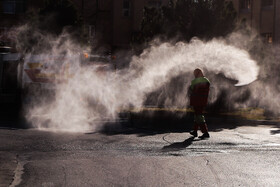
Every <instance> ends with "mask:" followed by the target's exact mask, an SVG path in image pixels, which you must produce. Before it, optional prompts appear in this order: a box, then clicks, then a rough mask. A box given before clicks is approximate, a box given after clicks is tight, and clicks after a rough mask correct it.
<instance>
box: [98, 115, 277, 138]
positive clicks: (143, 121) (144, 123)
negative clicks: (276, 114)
mask: <svg viewBox="0 0 280 187" xmlns="http://www.w3.org/2000/svg"><path fill="white" fill-rule="evenodd" d="M205 118H206V121H207V125H208V129H209V131H210V132H219V131H222V130H224V129H230V130H231V129H236V128H238V127H241V126H251V127H256V126H259V125H267V126H270V127H272V128H274V129H273V130H271V135H275V134H280V123H279V122H278V121H270V120H248V119H244V118H241V117H239V116H230V115H217V114H209V113H208V114H206V115H205ZM192 128H193V113H187V114H184V113H182V112H181V113H180V112H166V111H160V112H141V113H131V114H130V115H128V116H127V118H126V121H125V122H122V123H121V124H117V125H116V124H112V123H110V124H109V123H108V124H105V125H104V126H103V129H102V130H101V132H102V133H104V134H107V135H116V134H137V135H138V136H152V135H155V134H163V133H169V132H189V131H191V130H192Z"/></svg>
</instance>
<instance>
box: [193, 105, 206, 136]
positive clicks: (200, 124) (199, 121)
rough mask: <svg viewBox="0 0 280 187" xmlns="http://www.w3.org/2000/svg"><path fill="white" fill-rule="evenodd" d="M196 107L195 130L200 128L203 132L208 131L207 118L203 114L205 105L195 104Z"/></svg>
mask: <svg viewBox="0 0 280 187" xmlns="http://www.w3.org/2000/svg"><path fill="white" fill-rule="evenodd" d="M193 109H194V130H195V131H197V130H198V129H199V128H200V130H201V132H202V133H207V132H208V128H207V125H206V121H205V118H204V116H203V114H202V112H203V109H204V106H193Z"/></svg>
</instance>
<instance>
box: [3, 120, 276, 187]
mask: <svg viewBox="0 0 280 187" xmlns="http://www.w3.org/2000/svg"><path fill="white" fill-rule="evenodd" d="M279 129H280V126H279V124H277V123H276V124H271V125H269V124H264V125H263V124H262V122H259V123H257V124H253V125H252V124H249V123H248V124H247V125H245V124H243V125H240V126H239V125H237V126H235V127H234V128H224V129H219V130H213V131H211V132H210V135H211V138H210V139H208V140H199V139H198V138H195V139H194V138H192V137H191V135H189V134H188V132H168V131H153V130H148V129H139V128H128V127H127V128H122V129H119V130H116V129H115V130H114V131H109V132H105V133H104V132H103V133H102V132H87V133H65V132H48V131H40V130H36V129H11V128H1V129H0V166H1V167H0V186H1V187H2V186H3V187H4V186H5V187H6V186H43V187H51V186H176V187H178V186H279V184H280V164H279V163H280V156H279V155H280V131H279Z"/></svg>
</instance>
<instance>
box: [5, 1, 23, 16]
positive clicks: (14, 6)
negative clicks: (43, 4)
mask: <svg viewBox="0 0 280 187" xmlns="http://www.w3.org/2000/svg"><path fill="white" fill-rule="evenodd" d="M24 5H25V4H24V0H3V1H2V12H3V13H4V14H18V13H23V12H24V9H25V7H24Z"/></svg>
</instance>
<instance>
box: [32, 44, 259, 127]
mask: <svg viewBox="0 0 280 187" xmlns="http://www.w3.org/2000/svg"><path fill="white" fill-rule="evenodd" d="M57 43H59V42H57ZM53 44H55V42H54V43H53ZM61 51H63V52H64V53H65V54H66V56H67V58H66V59H71V60H70V62H69V60H68V61H65V62H63V63H69V65H70V66H71V67H74V68H72V71H73V72H74V75H73V77H71V78H69V79H68V81H67V82H64V83H57V84H56V93H55V99H54V100H52V101H47V102H44V103H43V104H40V105H33V106H34V107H32V108H30V109H29V112H28V115H27V119H28V120H29V121H30V122H31V123H32V124H33V126H34V127H38V128H47V129H50V130H63V131H75V132H78V131H79V132H83V131H91V130H96V129H98V127H100V125H102V124H103V123H104V121H108V120H115V119H117V117H118V113H119V112H120V111H121V110H125V109H129V108H130V107H136V108H137V107H141V106H142V105H143V104H144V102H145V100H146V99H147V95H148V94H150V93H152V92H154V91H156V90H157V89H159V88H161V87H163V86H164V85H166V84H169V83H170V81H171V80H172V79H173V78H175V77H178V76H181V75H183V76H186V78H184V84H183V85H182V87H183V88H182V89H181V90H180V89H177V91H178V90H179V92H178V93H176V98H175V99H174V98H173V101H171V99H170V98H169V99H167V100H166V103H165V104H173V105H175V106H180V107H182V106H186V105H187V103H188V99H187V98H186V90H187V87H188V86H189V84H190V81H191V80H192V79H193V75H192V72H193V70H194V69H195V68H197V67H200V68H202V69H203V70H204V71H205V72H207V74H209V75H211V74H215V75H216V74H223V75H224V76H225V77H227V78H229V79H233V80H236V81H237V82H238V83H237V84H236V85H246V84H249V83H251V82H253V81H255V80H256V79H257V77H258V72H259V67H258V65H257V64H256V62H255V61H254V60H252V59H251V58H250V56H249V54H248V53H247V52H246V51H245V50H242V49H239V48H236V47H234V46H231V45H229V44H226V43H225V42H224V41H223V40H216V39H214V40H212V41H209V42H203V41H201V40H199V39H193V40H192V41H191V42H190V43H183V42H179V43H177V44H175V45H173V44H170V43H162V44H160V45H152V46H151V47H150V48H148V49H146V50H144V52H143V53H142V54H141V55H140V56H134V57H133V58H132V60H131V62H130V65H129V67H127V68H126V69H122V70H116V71H114V70H111V71H108V72H106V73H105V74H104V73H103V74H100V72H98V71H96V70H95V68H94V66H87V67H84V66H80V62H79V58H77V54H76V53H75V51H77V47H76V45H74V44H73V43H71V42H70V41H67V42H64V44H63V45H61V44H60V45H54V47H53V50H52V51H51V52H50V53H48V55H55V54H59V52H61ZM50 66H51V65H50ZM54 67H55V66H54ZM57 67H58V68H59V66H57ZM73 69H74V70H73ZM57 71H59V70H57ZM207 74H206V76H207ZM210 81H211V80H210ZM213 84H217V83H213ZM218 87H219V86H218ZM167 89H169V87H167ZM167 92H169V95H172V93H173V92H172V91H170V90H167ZM171 97H172V96H171ZM174 100H175V101H174ZM214 100H215V98H214Z"/></svg>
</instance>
